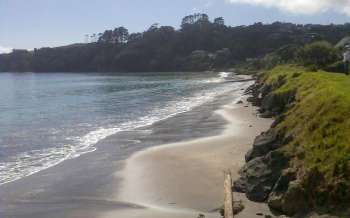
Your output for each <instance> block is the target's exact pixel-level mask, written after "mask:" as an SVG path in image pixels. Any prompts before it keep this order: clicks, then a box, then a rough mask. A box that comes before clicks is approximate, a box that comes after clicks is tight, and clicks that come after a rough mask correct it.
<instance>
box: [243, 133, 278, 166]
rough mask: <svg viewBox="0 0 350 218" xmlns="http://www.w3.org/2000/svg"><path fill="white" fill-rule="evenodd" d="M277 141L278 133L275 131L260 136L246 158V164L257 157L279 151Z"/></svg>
mask: <svg viewBox="0 0 350 218" xmlns="http://www.w3.org/2000/svg"><path fill="white" fill-rule="evenodd" d="M277 139H278V138H277V133H276V132H275V131H273V130H270V131H268V132H265V133H262V134H261V135H260V136H258V137H256V138H255V141H254V144H253V148H252V149H251V150H250V151H249V152H248V153H247V154H246V156H245V160H246V162H249V161H251V160H252V159H254V158H257V157H262V156H264V155H266V154H268V153H269V152H270V151H273V150H275V149H277V148H278V147H279V146H280V143H279V142H278V140H277Z"/></svg>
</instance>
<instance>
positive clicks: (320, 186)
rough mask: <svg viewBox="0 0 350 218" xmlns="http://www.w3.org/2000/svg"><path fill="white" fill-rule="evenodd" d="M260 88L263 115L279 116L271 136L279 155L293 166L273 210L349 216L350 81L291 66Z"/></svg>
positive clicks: (284, 174)
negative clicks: (346, 214)
mask: <svg viewBox="0 0 350 218" xmlns="http://www.w3.org/2000/svg"><path fill="white" fill-rule="evenodd" d="M259 82H260V87H259V89H260V92H261V94H262V99H261V100H262V103H261V104H262V110H263V111H262V112H265V113H266V112H267V111H269V112H270V113H272V114H274V115H276V116H277V120H276V122H275V124H274V125H273V128H272V129H271V130H270V132H271V131H273V132H275V133H276V134H277V135H278V136H277V138H278V139H277V142H274V143H275V144H276V143H277V144H278V146H276V147H275V148H276V149H277V150H276V151H278V152H281V153H283V156H284V157H286V158H287V159H288V161H289V162H288V165H287V167H284V169H282V171H281V175H280V177H279V180H277V181H275V184H274V187H272V190H271V193H270V194H269V199H268V202H269V205H270V206H271V207H272V208H273V209H277V210H280V211H283V212H285V213H287V214H290V215H291V214H295V213H298V212H300V211H303V210H310V209H311V210H321V211H322V212H338V213H339V212H340V211H344V208H345V209H346V208H348V206H349V205H348V203H349V202H350V77H349V76H345V75H343V74H336V73H327V72H324V71H318V72H309V71H308V70H305V69H304V68H302V67H297V66H291V65H286V66H278V67H276V68H274V69H272V70H270V71H269V72H267V73H265V74H263V75H262V76H261V77H260V80H259ZM271 150H273V149H271ZM276 151H272V152H276Z"/></svg>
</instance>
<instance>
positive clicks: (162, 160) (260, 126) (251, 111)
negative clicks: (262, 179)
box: [100, 100, 272, 218]
mask: <svg viewBox="0 0 350 218" xmlns="http://www.w3.org/2000/svg"><path fill="white" fill-rule="evenodd" d="M215 113H218V114H220V115H221V116H222V117H224V118H225V120H227V122H228V124H227V126H226V129H225V130H224V131H223V133H222V134H220V135H218V136H214V137H208V138H200V139H196V140H192V141H187V142H183V143H174V144H168V145H162V146H157V147H153V148H149V149H146V150H144V151H140V152H137V153H135V154H134V155H132V156H131V157H130V158H129V159H127V161H126V163H125V168H124V170H123V171H122V172H118V173H116V174H115V176H116V177H121V178H122V182H121V185H120V186H119V187H118V188H117V190H116V196H115V198H116V199H118V200H120V201H122V202H129V203H131V204H135V205H139V206H142V207H144V208H135V209H129V208H128V209H125V210H116V211H109V212H107V213H102V214H101V215H100V217H101V218H112V217H174V218H177V217H183V218H186V217H192V218H193V217H197V216H198V215H199V214H205V215H206V217H220V216H219V214H218V212H217V211H215V210H216V209H217V208H219V207H220V206H221V205H222V204H223V178H224V177H223V175H224V174H223V172H224V171H225V170H230V171H231V172H232V175H233V179H236V178H237V177H238V171H239V169H240V168H241V167H242V165H243V164H244V155H245V153H246V152H247V151H248V150H249V149H250V148H251V145H252V143H253V140H254V138H255V137H256V136H257V135H258V134H260V133H261V132H262V131H265V130H267V129H268V128H269V126H270V125H271V123H272V120H269V119H262V118H259V117H258V116H257V112H256V108H254V107H252V106H250V105H249V104H248V103H247V102H246V101H245V100H244V102H243V104H236V103H232V104H230V105H226V106H224V107H223V108H221V109H220V110H218V111H216V112H215ZM234 198H235V200H242V201H243V203H244V205H245V209H244V211H243V212H242V213H240V214H239V215H238V216H237V217H259V216H258V215H256V214H257V213H263V214H265V215H266V214H270V213H269V209H268V207H267V206H266V205H265V204H259V203H253V202H250V201H249V200H247V199H246V198H245V196H244V195H242V194H238V193H235V194H234Z"/></svg>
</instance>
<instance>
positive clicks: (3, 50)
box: [0, 45, 12, 54]
mask: <svg viewBox="0 0 350 218" xmlns="http://www.w3.org/2000/svg"><path fill="white" fill-rule="evenodd" d="M11 51H12V48H8V47H4V46H1V45H0V54H3V53H10V52H11Z"/></svg>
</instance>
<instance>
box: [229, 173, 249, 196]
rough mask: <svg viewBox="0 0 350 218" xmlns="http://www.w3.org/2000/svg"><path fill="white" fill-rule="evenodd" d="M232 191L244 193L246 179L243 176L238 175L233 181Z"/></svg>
mask: <svg viewBox="0 0 350 218" xmlns="http://www.w3.org/2000/svg"><path fill="white" fill-rule="evenodd" d="M232 191H234V192H239V193H246V191H247V190H246V181H245V177H240V178H239V179H238V180H236V181H234V182H233V187H232Z"/></svg>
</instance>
